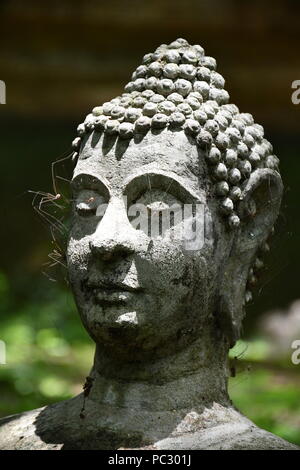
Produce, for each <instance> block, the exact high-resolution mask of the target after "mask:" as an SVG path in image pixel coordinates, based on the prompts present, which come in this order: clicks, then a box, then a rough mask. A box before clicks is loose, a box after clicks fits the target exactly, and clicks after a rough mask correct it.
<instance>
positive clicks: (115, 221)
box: [89, 198, 141, 261]
mask: <svg viewBox="0 0 300 470" xmlns="http://www.w3.org/2000/svg"><path fill="white" fill-rule="evenodd" d="M140 242H141V240H139V234H138V231H137V230H135V229H134V228H133V227H132V226H131V224H130V222H129V220H128V217H127V212H126V206H125V203H124V201H123V200H121V199H118V198H114V199H112V200H111V201H110V202H109V204H108V206H107V208H106V211H105V213H104V215H103V217H102V219H101V220H100V222H99V224H98V226H97V228H96V230H95V232H94V234H93V235H92V238H91V240H90V242H89V245H90V250H91V252H92V254H93V255H94V256H98V257H100V258H101V259H103V260H104V261H105V260H111V259H112V258H115V257H124V256H126V255H130V254H133V253H134V252H135V251H136V250H137V249H138V246H139V245H140Z"/></svg>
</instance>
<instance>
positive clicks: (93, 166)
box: [74, 129, 210, 196]
mask: <svg viewBox="0 0 300 470" xmlns="http://www.w3.org/2000/svg"><path fill="white" fill-rule="evenodd" d="M106 138H107V136H106V135H105V134H102V135H101V136H100V137H99V140H97V144H96V145H94V144H93V138H92V135H89V136H88V137H87V139H86V140H85V142H84V144H83V145H82V148H81V152H80V158H79V159H78V162H77V165H76V167H75V170H74V178H75V177H76V176H78V175H79V174H81V173H91V174H93V175H94V176H96V177H100V178H102V179H105V180H106V182H107V183H108V184H109V182H110V181H111V182H112V183H113V187H115V188H117V187H118V188H122V187H123V186H124V185H125V184H126V180H128V179H132V178H134V177H135V176H136V175H139V174H143V173H147V172H148V173H149V172H152V171H153V172H156V173H160V172H166V174H168V175H169V176H171V177H173V178H174V179H177V180H178V181H179V180H180V179H183V180H184V185H185V186H186V187H189V188H190V189H191V190H192V191H193V192H195V193H197V192H199V195H200V193H201V194H202V193H203V192H204V193H206V192H207V185H209V186H210V180H209V178H208V177H207V169H206V165H205V162H204V161H203V160H202V164H199V152H198V149H197V147H196V145H191V144H190V143H189V140H188V139H189V137H188V136H186V134H185V133H184V132H183V131H182V130H181V131H179V132H172V131H170V130H169V129H164V130H163V131H162V132H161V133H160V134H158V135H153V134H151V133H148V134H147V135H146V136H145V137H144V138H143V139H142V140H141V141H140V142H134V140H133V139H132V140H130V141H128V147H127V146H126V150H125V151H124V152H122V157H121V158H120V154H119V151H118V139H112V138H111V137H109V138H108V142H106ZM109 185H110V184H109ZM202 196H203V194H202Z"/></svg>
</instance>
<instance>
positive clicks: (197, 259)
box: [67, 130, 224, 356]
mask: <svg viewBox="0 0 300 470" xmlns="http://www.w3.org/2000/svg"><path fill="white" fill-rule="evenodd" d="M209 184H210V183H209V180H208V178H207V176H206V166H205V163H204V161H203V158H202V157H201V155H199V153H198V150H197V147H196V145H195V144H193V143H192V142H190V141H189V138H188V137H187V136H186V135H185V134H184V132H183V131H178V132H171V131H169V130H164V131H163V132H161V133H158V134H157V135H153V134H151V133H148V134H147V135H146V136H145V137H144V138H143V139H141V141H139V142H138V141H134V140H131V141H129V142H128V141H124V140H123V141H119V140H118V139H115V138H113V137H112V136H111V137H109V136H105V135H104V136H101V137H100V134H99V136H98V137H97V135H96V134H92V135H91V136H89V138H88V139H87V141H86V142H85V144H84V146H83V148H82V149H81V153H80V158H79V160H78V163H77V166H76V168H75V171H74V177H73V181H72V186H73V201H74V203H73V224H72V228H71V231H70V236H69V242H68V250H67V259H68V269H69V277H70V282H71V286H72V289H73V292H74V295H75V299H76V303H77V306H78V309H79V312H80V315H81V318H82V321H83V323H84V325H85V327H86V329H87V330H88V332H89V334H90V335H91V337H92V338H93V339H94V340H95V341H96V343H98V344H100V343H101V344H102V345H104V346H105V347H107V348H110V349H112V350H119V351H123V352H124V351H125V350H128V351H131V352H132V351H134V353H135V354H137V353H138V354H140V355H141V356H142V355H143V354H147V353H149V352H151V353H153V351H155V353H156V354H163V351H164V350H165V348H166V347H168V349H170V345H171V347H172V345H174V348H175V347H176V350H178V348H181V347H184V345H186V344H187V343H188V342H190V341H192V340H193V339H194V338H195V337H197V336H199V335H200V334H201V331H202V330H203V328H205V327H206V325H207V319H208V316H209V313H210V312H211V310H212V304H213V298H214V292H215V285H216V276H217V273H218V267H219V263H220V258H221V256H220V252H221V251H222V249H223V251H224V246H223V247H221V246H220V242H219V241H218V240H217V239H220V238H222V237H217V236H216V234H217V233H218V232H219V231H220V222H219V218H218V216H217V215H216V207H215V202H214V200H213V199H211V200H209V199H208V197H207V194H208V188H209ZM172 207H173V208H175V209H176V210H175V212H176V211H177V212H176V214H177V215H176V214H175V213H174V211H173V212H170V208H172ZM191 207H192V212H191V210H190V208H191ZM185 208H187V209H188V210H185ZM157 214H160V215H159V217H160V219H159V218H158V219H157V218H155V217H156V216H157ZM166 214H167V216H165V215H166ZM170 214H171V215H170ZM178 214H180V215H181V216H179V217H178ZM151 217H152V219H151ZM164 217H165V218H166V220H167V221H168V220H170V219H171V220H170V223H169V225H168V224H166V225H165V224H164V222H163V220H164ZM145 218H146V219H147V220H148V225H147V224H146V228H145V224H143V223H138V221H139V222H141V221H145ZM149 220H150V222H149ZM151 220H152V222H153V220H155V221H157V220H160V222H158V229H157V226H156V227H155V228H154V229H153V230H152V225H151ZM154 225H155V224H154V223H153V226H154ZM195 226H196V229H195ZM193 227H194V228H193ZM187 234H188V235H187ZM222 239H223V238H222ZM191 240H192V243H191ZM195 240H196V243H194V241H195ZM217 259H218V260H219V261H218V262H217Z"/></svg>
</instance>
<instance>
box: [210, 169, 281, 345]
mask: <svg viewBox="0 0 300 470" xmlns="http://www.w3.org/2000/svg"><path fill="white" fill-rule="evenodd" d="M282 191H283V185H282V180H281V177H280V175H279V173H278V172H277V171H275V170H272V169H269V168H260V169H257V170H256V171H254V172H253V173H252V174H251V176H250V178H249V180H248V181H247V182H246V184H245V185H244V187H243V188H242V194H241V202H240V204H239V209H238V215H239V217H240V219H241V224H240V226H239V228H238V230H237V231H236V233H235V235H234V239H233V243H232V249H231V253H230V256H229V258H228V261H227V263H226V265H225V266H224V268H223V271H222V276H221V281H220V302H219V311H220V315H221V316H222V322H223V323H224V326H225V327H226V328H225V330H226V332H227V335H228V338H229V341H230V344H231V346H232V345H233V344H234V343H235V342H236V340H237V339H238V338H239V335H240V330H241V324H242V320H243V317H244V314H245V304H246V303H247V302H249V300H251V298H252V294H251V287H253V284H254V277H255V273H256V272H257V271H259V270H260V269H261V267H262V264H263V263H262V260H261V257H258V256H257V253H258V252H261V251H263V250H264V249H265V247H266V240H267V238H268V237H269V235H270V233H271V231H272V228H273V225H274V223H275V221H276V219H277V217H278V213H279V209H280V203H281V197H282Z"/></svg>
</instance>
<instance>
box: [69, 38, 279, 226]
mask: <svg viewBox="0 0 300 470" xmlns="http://www.w3.org/2000/svg"><path fill="white" fill-rule="evenodd" d="M216 67H217V64H216V60H215V59H214V58H213V57H209V56H207V55H205V51H204V49H203V48H202V47H201V46H199V45H190V44H189V43H188V42H187V41H186V40H184V39H177V40H176V41H173V42H172V43H171V44H169V45H166V44H163V45H161V46H160V47H158V48H157V49H156V51H155V52H154V53H149V54H146V55H145V56H144V58H143V61H142V64H141V65H139V66H138V67H137V68H136V70H135V71H134V72H133V74H132V77H131V81H130V82H129V83H128V84H127V85H126V86H125V90H124V93H123V94H122V95H120V96H118V97H116V98H114V99H112V100H111V101H109V102H106V103H104V104H103V105H101V106H96V107H95V108H93V110H92V113H90V114H88V115H87V117H86V119H85V121H84V122H83V123H82V124H80V125H79V126H78V129H77V131H78V137H77V138H76V139H75V140H74V141H73V149H74V154H73V157H74V160H76V159H77V158H78V156H79V158H80V157H81V149H82V143H83V141H84V140H85V139H84V137H85V136H86V135H89V134H91V133H93V134H98V133H103V134H105V135H109V136H114V137H115V138H116V139H118V140H119V141H128V140H133V141H134V139H136V138H138V139H139V138H143V136H146V135H147V134H148V133H154V134H159V133H160V132H162V131H163V130H164V129H166V128H168V129H172V130H174V131H176V130H180V129H181V130H184V132H185V133H186V134H187V135H188V136H189V137H190V140H191V142H194V143H195V144H196V145H197V146H198V148H199V149H200V150H201V151H202V152H203V153H204V154H205V157H206V160H207V164H208V168H209V175H210V177H211V179H212V181H213V183H214V194H215V196H216V198H218V199H219V200H220V211H221V213H222V214H223V215H224V216H225V220H227V222H228V224H229V227H231V228H236V227H237V226H238V225H239V223H240V220H239V217H238V216H237V214H236V210H237V205H238V203H239V200H240V197H241V186H242V184H243V183H244V182H245V181H247V180H248V179H249V177H250V175H251V173H252V172H253V171H255V170H256V169H257V168H264V167H267V168H271V169H273V170H277V171H278V163H279V160H278V158H277V157H276V156H275V155H273V149H272V145H271V144H270V143H269V142H268V141H267V140H266V139H265V138H264V130H263V127H262V126H260V125H259V124H255V123H254V120H253V117H252V116H251V114H248V113H240V112H239V109H238V108H237V106H235V105H234V104H229V94H228V92H227V91H226V90H225V88H224V86H225V80H224V78H223V77H222V75H220V74H219V73H218V72H217V71H216ZM82 156H84V151H83V150H82Z"/></svg>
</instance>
